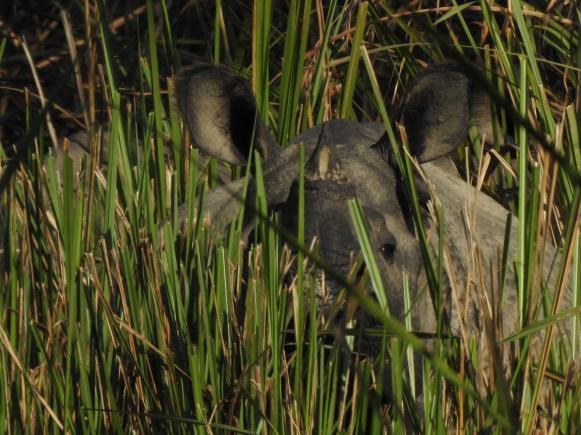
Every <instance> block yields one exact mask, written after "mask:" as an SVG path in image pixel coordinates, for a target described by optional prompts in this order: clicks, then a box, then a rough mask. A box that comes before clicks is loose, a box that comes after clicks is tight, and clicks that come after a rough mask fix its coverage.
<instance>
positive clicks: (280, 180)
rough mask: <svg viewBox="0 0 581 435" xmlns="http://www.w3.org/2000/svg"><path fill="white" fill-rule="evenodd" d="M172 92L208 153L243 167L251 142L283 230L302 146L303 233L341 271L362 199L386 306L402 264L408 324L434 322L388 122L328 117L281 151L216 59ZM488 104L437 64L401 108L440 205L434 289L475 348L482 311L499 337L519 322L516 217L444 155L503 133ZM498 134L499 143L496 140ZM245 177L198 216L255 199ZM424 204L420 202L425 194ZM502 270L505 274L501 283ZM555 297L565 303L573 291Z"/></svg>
mask: <svg viewBox="0 0 581 435" xmlns="http://www.w3.org/2000/svg"><path fill="white" fill-rule="evenodd" d="M177 98H178V102H179V106H180V108H181V111H182V114H183V117H184V120H185V123H186V124H187V127H188V129H189V132H190V135H191V138H192V139H193V142H194V143H195V144H196V145H198V146H199V147H200V148H201V149H203V150H204V151H206V152H207V153H208V154H210V155H213V156H215V157H217V158H219V159H222V160H224V161H226V162H229V163H232V164H239V165H245V164H247V162H248V159H249V154H248V153H249V150H250V149H251V144H252V143H254V149H256V150H258V152H259V153H260V154H261V156H262V159H263V162H264V186H265V190H266V201H267V203H268V205H269V206H271V207H279V208H281V209H282V210H283V212H284V215H285V216H284V219H283V222H284V223H285V225H286V227H287V229H289V230H290V231H296V215H297V213H296V208H295V204H296V192H297V188H296V183H297V179H298V174H299V157H298V152H299V151H298V149H299V146H302V147H303V149H304V156H305V162H306V164H305V176H304V195H305V222H306V224H305V241H307V242H309V241H311V240H312V239H313V238H316V239H317V241H318V252H319V255H320V257H321V258H322V260H323V261H324V262H325V263H326V264H328V265H329V266H330V267H331V268H333V269H334V270H336V271H338V272H339V273H341V274H346V273H347V272H348V270H349V265H350V264H351V260H352V258H353V254H357V253H358V252H359V251H360V248H359V241H358V238H357V236H356V232H355V230H354V227H353V224H352V222H351V218H350V215H349V210H348V206H347V200H348V199H350V198H357V199H358V201H359V202H360V204H361V206H362V208H363V210H364V212H365V214H366V217H367V221H368V224H369V225H368V231H369V237H370V241H371V245H372V248H373V251H374V254H375V259H376V262H377V265H378V268H379V271H380V273H381V278H382V280H383V284H384V288H385V291H386V293H387V300H388V304H389V310H390V313H391V314H392V315H394V316H395V317H396V318H398V319H401V318H402V317H403V316H404V314H405V313H404V311H405V310H404V298H403V291H402V290H403V286H402V274H403V273H405V274H406V275H407V277H408V279H409V289H410V293H411V297H412V309H411V316H412V324H413V329H414V330H415V331H421V332H426V333H434V332H435V331H436V325H437V322H436V316H435V314H434V304H433V302H432V300H431V296H430V292H429V291H428V283H427V279H426V271H425V265H424V264H425V263H424V259H423V257H422V252H421V250H420V245H419V241H418V237H417V236H416V231H415V229H414V225H413V220H412V217H411V215H410V205H409V200H408V199H407V196H406V194H405V192H402V191H401V183H400V180H399V179H398V177H399V174H398V168H396V167H395V166H394V163H393V160H392V159H391V158H390V155H391V154H390V149H389V141H388V140H387V139H386V137H385V128H384V125H383V124H381V123H377V122H368V123H360V122H355V121H351V120H340V119H338V120H331V121H327V122H324V123H323V124H321V125H317V126H315V127H314V128H311V129H310V130H307V131H306V132H304V133H302V134H300V135H298V136H297V137H296V138H295V139H294V140H293V141H292V142H291V143H290V144H289V145H288V146H287V147H285V148H281V147H280V146H279V145H278V144H277V142H276V140H275V139H274V136H273V135H272V133H271V132H270V131H269V130H268V128H267V127H266V125H265V124H264V122H263V121H262V120H261V118H260V116H259V114H258V111H257V108H256V103H255V100H254V98H253V96H252V91H251V87H250V85H249V83H248V82H247V81H246V80H245V79H243V78H242V77H240V76H238V75H236V74H233V73H231V72H230V71H228V70H227V69H225V68H224V67H222V66H216V65H207V64H197V65H195V66H193V67H191V68H189V69H187V70H185V71H183V72H182V73H181V75H180V76H179V79H178V81H177ZM491 113H492V112H491V102H490V99H489V98H488V96H487V94H486V92H485V91H484V90H483V89H482V88H481V87H480V86H478V84H477V83H475V82H474V81H473V80H471V79H470V77H469V76H468V74H466V73H465V72H464V71H463V69H462V67H460V66H458V65H456V64H454V63H444V64H440V65H436V66H433V67H430V68H428V69H427V70H426V71H425V72H423V73H422V74H420V75H419V76H418V78H417V79H416V80H415V81H414V82H413V84H412V86H411V89H410V91H409V93H408V95H407V97H406V98H405V103H404V106H403V111H402V121H403V124H404V126H405V128H406V130H407V135H408V138H409V148H410V150H411V153H412V155H413V156H415V157H416V158H417V160H418V161H419V162H420V163H421V169H422V171H423V173H424V174H425V177H426V181H425V184H423V182H420V184H421V186H420V187H421V189H420V190H421V191H423V192H424V194H427V192H428V189H427V186H430V190H431V191H432V192H433V194H434V196H435V198H434V199H435V201H436V202H437V203H438V204H440V205H441V210H443V211H444V212H445V225H444V229H443V233H442V235H443V240H442V243H443V246H444V249H443V254H444V258H443V259H442V261H443V264H444V266H445V267H444V268H445V271H444V275H445V276H444V283H443V285H442V288H441V289H440V291H441V292H442V294H441V298H442V301H443V302H444V306H445V312H446V314H447V315H448V317H449V319H450V324H451V327H452V331H453V333H454V334H457V336H459V337H461V338H462V339H463V340H466V341H468V340H469V339H470V338H471V337H474V338H476V339H477V341H479V342H480V343H481V345H482V346H481V348H482V349H485V348H486V347H487V344H486V343H485V341H486V337H485V334H484V333H483V331H484V326H485V322H484V319H485V318H489V319H493V320H494V322H495V324H496V325H497V326H498V330H497V331H496V335H497V337H496V338H497V339H500V338H502V337H504V336H507V335H509V334H511V333H513V332H515V331H516V330H517V329H518V327H519V319H518V302H517V290H516V289H517V283H516V278H515V273H514V270H513V269H512V268H513V265H514V262H515V261H516V259H517V246H516V237H517V226H518V221H517V219H516V218H512V219H511V220H508V219H509V215H510V213H509V211H507V210H506V209H505V208H504V207H503V206H502V205H501V204H499V203H498V202H496V201H495V200H494V199H493V198H491V197H490V196H488V195H487V194H485V193H483V192H481V191H478V190H477V189H476V188H474V187H472V186H471V185H470V184H468V183H467V182H465V181H464V180H462V178H460V176H459V175H458V174H457V172H456V170H455V167H454V165H453V164H452V162H451V160H449V158H448V157H447V155H448V154H449V153H450V152H451V151H453V150H455V149H457V148H458V147H459V146H460V145H461V144H462V143H463V142H465V140H466V139H467V137H468V131H469V129H470V127H471V126H475V127H476V128H477V129H478V131H479V133H480V135H481V136H482V138H483V139H484V142H487V143H494V133H495V131H498V130H497V129H496V126H495V125H494V122H495V121H494V119H493V117H492V115H491ZM497 136H498V135H497ZM496 141H497V143H499V142H500V143H505V141H504V140H503V138H498V137H497V138H496ZM418 180H419V178H418ZM244 183H245V180H244V179H240V180H236V181H232V182H230V183H228V184H226V185H223V186H220V187H218V188H216V189H215V190H213V191H211V192H209V194H208V195H207V196H206V200H205V205H204V214H206V215H208V216H210V218H211V221H212V222H213V225H214V226H215V227H216V228H218V229H220V228H223V227H224V226H225V225H226V224H227V223H229V222H230V221H231V220H232V219H233V218H234V217H235V216H236V215H237V214H238V212H239V210H240V206H241V204H242V203H243V202H244V201H246V203H247V205H248V206H249V207H247V208H252V206H253V205H254V195H255V192H254V190H253V183H252V182H251V183H250V186H249V190H248V192H247V196H246V197H245V198H244V197H243V191H244ZM422 196H425V195H422ZM422 202H423V203H424V206H427V198H423V200H422ZM181 219H182V220H184V219H185V214H184V215H183V216H182V217H181ZM507 222H508V224H507ZM507 225H508V230H509V231H510V233H509V236H508V237H506V234H507ZM428 226H430V225H428ZM505 239H507V240H508V243H509V245H508V249H507V256H508V261H507V264H508V267H509V268H510V270H507V271H503V270H501V265H502V255H503V247H504V244H505ZM429 240H430V244H431V247H432V253H433V254H434V255H435V254H436V253H437V252H438V246H439V243H440V240H439V232H438V230H437V226H436V225H431V230H430V231H429ZM556 255H557V254H556V252H555V249H554V248H552V247H549V248H548V249H547V252H546V255H545V260H546V261H545V265H544V266H545V267H544V268H543V273H545V274H546V275H545V276H543V277H542V281H541V282H543V283H545V284H548V287H549V288H551V287H554V286H555V285H556V284H555V283H556V278H555V275H556V273H553V274H552V275H551V276H549V272H550V270H551V260H554V259H555V258H556ZM501 277H505V278H504V282H502V280H501ZM339 288H340V286H339V285H337V284H336V283H333V281H332V280H330V281H327V286H326V288H322V289H318V296H319V299H320V301H319V307H320V309H322V310H323V309H325V308H326V307H328V305H329V304H330V303H332V302H333V301H334V300H335V299H336V297H337V295H338V291H339ZM561 302H562V304H561V305H562V306H570V293H567V294H565V296H564V297H563V298H562V301H561ZM492 306H497V307H502V310H501V312H494V313H493V312H492V311H491V307H492Z"/></svg>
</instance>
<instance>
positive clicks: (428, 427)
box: [0, 0, 581, 434]
mask: <svg viewBox="0 0 581 435" xmlns="http://www.w3.org/2000/svg"><path fill="white" fill-rule="evenodd" d="M5 3H6V4H4V5H2V6H1V7H0V14H1V15H0V31H1V35H0V120H1V121H0V142H1V144H2V150H3V151H2V160H1V163H0V169H1V178H0V222H1V223H2V224H1V227H0V251H1V252H0V264H1V266H2V268H1V271H0V432H1V433H57V432H62V431H64V432H82V433H109V432H116V433H126V432H138V433H141V432H145V433H158V432H159V433H163V432H176V433H179V432H192V431H196V432H208V433H318V434H323V433H382V432H383V433H402V432H404V431H407V432H408V433H415V432H418V431H422V432H425V433H443V432H447V431H448V430H451V431H458V432H468V433H475V432H479V431H484V430H486V431H490V432H492V433H504V432H514V431H517V432H524V433H535V431H536V433H545V432H546V433H564V434H567V433H579V432H580V431H581V409H580V407H581V382H580V379H579V362H578V360H579V333H580V332H581V329H580V328H581V327H580V326H579V321H580V313H579V300H580V298H581V283H580V280H581V277H580V276H579V265H580V261H581V246H580V244H579V219H580V216H581V215H580V198H581V147H580V144H579V124H580V122H581V119H580V116H579V113H581V92H580V89H581V84H580V82H581V80H580V79H581V48H580V47H579V32H580V26H579V22H580V19H581V16H580V12H579V10H577V9H576V5H575V2H574V1H570V2H551V3H550V5H549V6H543V7H546V8H547V9H542V8H539V7H540V6H539V5H538V3H539V2H532V1H531V2H524V1H511V2H508V6H507V5H506V3H505V2H500V3H498V4H492V2H485V1H475V2H470V3H462V2H455V1H449V2H435V1H425V2H411V3H410V4H406V3H405V2H391V1H377V2H371V1H368V2H359V1H357V2H355V1H353V2H350V1H338V0H329V1H320V0H289V1H274V0H273V1H270V0H265V1H256V2H254V3H253V2H250V1H234V0H233V1H220V0H215V1H201V0H200V1H197V0H193V1H189V2H185V1H183V2H182V1H174V2H168V1H166V0H160V1H153V0H145V1H127V2H124V1H112V0H107V1H106V0H95V1H86V2H41V1H35V0H31V1H28V2H22V3H21V4H19V2H5ZM400 3H401V5H400ZM194 57H196V58H203V59H207V60H208V61H213V62H216V63H223V64H226V65H228V66H229V68H231V69H232V70H234V71H237V72H239V73H240V74H242V75H243V76H245V77H247V78H248V79H249V80H250V81H251V83H252V86H253V89H254V92H255V95H256V99H257V102H258V106H259V108H260V110H261V113H262V114H263V117H264V118H265V120H266V122H267V124H268V125H269V127H270V128H271V129H272V131H273V132H274V133H275V135H276V137H277V139H278V140H279V142H280V143H281V144H282V145H283V146H284V145H285V144H287V143H288V142H289V140H291V139H292V138H293V137H294V136H296V135H297V134H298V133H300V132H302V131H304V130H306V129H307V128H309V127H312V126H313V125H316V124H318V123H321V122H322V121H325V120H328V119H334V118H351V119H358V120H362V121H363V120H380V121H383V122H385V123H386V125H387V126H391V127H393V131H394V132H396V133H395V136H396V139H395V140H397V141H400V142H401V139H400V136H399V130H398V129H397V128H396V127H397V126H396V125H395V121H396V120H397V119H391V118H390V116H391V117H393V115H394V113H395V112H394V110H393V108H395V107H397V105H398V104H399V103H400V102H401V99H402V96H403V95H405V90H406V89H407V88H408V87H409V83H410V82H411V80H412V79H413V77H414V76H415V75H416V74H417V73H418V71H420V70H421V68H422V67H423V66H425V65H426V64H429V63H432V62H435V61H438V60H441V59H444V58H450V57H462V58H466V59H469V60H471V61H475V62H477V63H479V64H481V65H484V66H486V67H487V69H488V70H489V71H493V72H494V74H491V75H490V76H489V79H490V83H491V84H492V89H491V90H492V91H493V93H494V94H495V95H496V98H495V101H496V103H497V104H496V105H495V106H496V108H495V110H496V111H497V114H498V116H499V119H501V121H502V122H501V125H502V130H503V133H508V134H510V135H511V136H513V137H514V139H515V145H516V148H517V149H518V151H517V152H516V156H517V158H516V159H515V160H514V162H513V165H512V166H513V167H512V168H510V170H509V169H508V168H507V167H506V166H503V165H499V166H498V167H497V168H496V169H495V170H494V173H493V174H492V175H491V176H490V177H489V178H488V179H487V182H486V185H485V190H487V191H488V192H489V193H491V194H492V195H495V196H496V197H497V198H501V197H502V194H503V192H512V195H511V196H509V197H507V199H506V200H505V205H506V206H507V208H509V209H510V210H511V211H513V212H514V213H515V215H517V216H519V218H520V220H519V222H520V224H519V235H518V237H519V244H520V256H521V258H520V260H521V261H520V262H519V264H518V266H515V267H514V269H513V272H514V273H516V274H518V277H519V278H518V282H519V291H520V295H521V298H522V301H521V302H522V316H521V317H522V319H523V327H522V331H521V334H520V335H518V336H517V337H516V338H515V339H514V348H515V352H516V354H515V355H516V356H515V358H514V360H513V361H512V362H511V364H512V365H511V367H510V370H509V371H508V373H509V374H508V375H507V376H506V377H505V376H504V375H502V374H501V373H499V372H496V373H495V374H494V376H491V374H490V373H481V372H479V371H478V369H477V367H478V361H474V354H473V353H471V350H470V349H466V348H464V347H463V346H462V345H461V344H459V343H458V341H454V340H444V339H441V340H436V343H435V349H434V352H433V353H430V354H429V357H428V358H426V357H425V355H424V357H423V358H414V357H413V353H412V349H411V347H410V345H411V344H413V342H411V341H410V339H409V337H408V336H407V335H405V334H401V333H394V328H393V324H392V323H390V322H391V320H390V319H389V318H388V319H387V320H385V319H384V317H385V316H383V317H382V316H381V315H379V316H378V317H380V320H381V319H383V321H384V326H385V330H386V332H387V333H388V334H387V335H385V339H383V340H382V346H381V349H380V351H379V352H378V354H377V355H355V354H352V353H349V352H347V351H346V348H347V347H346V344H345V343H349V342H351V341H352V340H353V335H354V334H357V333H359V332H357V331H350V330H343V331H340V332H339V333H337V331H334V330H333V328H332V325H328V324H326V323H325V322H323V321H321V319H320V315H319V313H317V310H316V306H315V304H314V299H315V298H314V291H315V285H314V280H315V275H314V274H313V273H312V272H310V268H309V267H307V268H305V267H303V260H304V258H305V257H304V255H303V254H299V255H298V258H297V257H296V256H294V255H292V254H291V252H290V251H289V249H287V248H286V247H285V245H284V244H283V243H282V239H281V237H280V234H279V233H278V232H277V231H276V230H275V228H274V227H273V226H271V225H267V223H265V222H264V221H259V222H258V223H257V224H256V231H255V240H254V243H253V244H251V245H250V246H248V247H246V248H245V247H244V243H243V235H242V223H243V218H242V216H240V217H239V218H238V219H236V220H235V221H234V222H233V223H232V225H231V226H230V227H229V229H228V231H227V232H226V233H225V234H216V233H215V232H213V231H211V230H210V229H209V228H208V227H207V226H206V225H204V222H203V220H202V219H196V209H197V206H198V205H199V204H200V202H201V201H203V198H204V195H205V193H206V192H207V191H208V189H210V188H212V187H214V186H216V185H217V184H218V183H219V177H218V174H220V173H224V172H227V173H232V175H233V176H241V175H243V174H242V172H241V171H240V169H239V168H229V167H225V166H223V165H222V164H221V163H217V162H215V161H211V162H208V161H206V160H204V158H203V156H201V154H200V153H199V152H198V150H197V149H196V148H194V147H192V146H191V143H190V141H189V139H188V135H187V134H186V132H185V129H184V126H183V125H182V121H181V117H180V115H179V113H178V111H177V108H176V103H175V101H174V99H173V98H172V92H173V89H174V84H175V81H174V79H175V75H176V73H177V71H179V69H180V68H181V67H183V66H187V65H188V64H189V63H191V61H192V59H193V58H194ZM386 108H387V109H386ZM78 130H82V131H85V132H87V134H88V137H89V142H88V144H89V147H90V150H91V159H89V160H87V161H85V162H84V165H83V170H82V173H81V176H80V180H77V176H76V174H75V171H74V168H73V166H72V164H71V162H70V161H68V160H65V163H64V165H63V166H62V168H60V170H59V171H58V173H57V168H56V166H55V161H54V158H53V157H52V153H51V152H50V151H49V150H50V149H51V148H52V147H54V146H61V144H62V143H63V138H64V137H66V136H68V135H70V134H71V133H72V132H74V131H78ZM105 135H106V136H107V143H108V146H107V147H106V150H105V147H104V146H103V143H104V137H105ZM472 145H473V146H470V147H469V155H468V157H466V156H460V155H458V156H456V161H457V163H458V166H459V167H460V168H464V167H472V168H473V169H474V168H476V167H477V165H478V164H479V163H478V162H479V161H480V153H479V150H478V146H477V141H473V143H472ZM497 152H498V154H502V156H503V157H505V158H506V160H507V161H508V166H510V165H511V160H510V154H503V153H504V151H503V150H501V149H499V150H497ZM105 161H106V162H107V165H106V169H105V168H103V165H102V163H103V162H105ZM474 172H476V171H474ZM182 204H186V207H187V208H188V210H189V215H190V220H189V221H190V222H192V224H191V225H186V226H183V225H180V223H179V221H178V219H177V216H178V208H179V207H180V206H181V205H182ZM262 212H263V213H265V214H267V215H268V213H269V211H268V210H266V209H265V208H264V207H263V209H262ZM273 218H274V219H276V217H275V216H273ZM544 243H552V244H555V245H556V246H557V247H558V248H559V250H560V251H561V252H562V254H563V255H562V258H563V259H564V260H563V262H562V264H559V265H558V267H561V272H560V273H561V275H560V276H562V277H563V278H564V279H567V283H566V284H568V285H569V287H570V289H571V290H572V292H573V307H572V311H569V315H568V316H567V317H566V319H565V320H563V321H566V322H570V323H571V325H572V327H571V330H572V331H573V333H572V337H569V338H570V342H571V343H572V344H573V345H572V346H570V347H568V348H567V347H566V346H563V345H561V344H559V343H558V342H556V341H554V342H552V343H551V342H549V343H548V345H547V347H546V348H545V354H544V355H543V358H541V357H540V356H539V355H535V354H534V353H533V352H532V351H531V350H530V348H529V347H528V346H527V343H528V342H527V339H528V337H530V336H531V334H532V332H533V331H537V330H538V329H548V328H549V327H550V325H554V324H555V323H556V320H557V318H556V317H555V316H552V315H550V314H546V315H538V316H536V317H535V316H532V315H531V313H535V312H537V311H538V310H539V309H540V310H541V311H542V309H548V308H550V306H551V304H552V300H550V298H545V299H543V298H534V297H533V295H534V294H535V292H536V291H537V290H538V288H537V287H535V285H536V284H535V282H536V281H535V279H534V277H535V276H536V275H537V274H538V270H537V269H538V264H540V261H539V258H542V256H543V252H544V251H543V246H544ZM309 264H310V263H309V261H308V260H307V265H309ZM291 265H294V266H292V268H293V269H296V271H297V274H296V275H295V276H294V278H293V277H292V276H291V275H290V274H289V269H291ZM366 309H368V310H369V311H370V312H371V313H377V312H378V310H379V306H378V304H377V303H372V304H371V305H369V306H366ZM380 313H381V311H380ZM543 319H546V321H545V322H543ZM408 326H409V325H408ZM380 332H381V331H380ZM386 361H390V364H386ZM575 363H577V364H576V366H575ZM414 373H415V374H417V376H416V375H414ZM385 379H389V382H384V381H383V380H385ZM416 389H418V390H419V389H421V390H422V391H423V394H422V395H421V396H416V395H415V394H413V393H414V391H416ZM386 390H387V391H386ZM388 398H389V399H388Z"/></svg>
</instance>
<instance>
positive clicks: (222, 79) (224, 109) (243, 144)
mask: <svg viewBox="0 0 581 435" xmlns="http://www.w3.org/2000/svg"><path fill="white" fill-rule="evenodd" d="M176 97H177V101H178V105H179V107H180V110H181V112H182V115H183V117H184V119H185V122H186V124H187V126H188V129H189V131H190V134H191V137H192V139H193V141H194V142H195V143H196V145H198V146H199V147H200V148H202V149H203V150H204V151H206V152H207V153H209V154H210V155H212V156H214V157H216V158H218V159H221V160H224V161H226V162H229V163H233V164H238V165H245V164H246V161H247V158H248V155H249V153H250V148H251V145H252V143H253V141H254V145H255V147H256V149H258V151H259V152H260V153H261V155H262V158H263V159H264V160H267V159H269V158H271V157H272V155H273V154H275V153H276V152H277V148H278V145H277V143H276V140H275V139H274V136H273V135H272V133H270V131H268V129H267V128H266V125H265V124H264V122H262V120H261V119H260V115H259V113H258V110H257V108H256V101H255V100H254V97H253V95H252V90H251V89H250V85H249V83H248V82H247V81H246V80H245V79H243V78H242V77H240V76H238V75H235V74H232V73H230V72H229V71H227V70H226V69H225V68H223V67H221V66H217V65H211V64H206V63H197V64H195V65H194V66H192V67H189V68H186V69H184V70H182V71H181V72H180V74H179V75H178V78H177V81H176Z"/></svg>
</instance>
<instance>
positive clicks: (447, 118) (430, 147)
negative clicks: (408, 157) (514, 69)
mask: <svg viewBox="0 0 581 435" xmlns="http://www.w3.org/2000/svg"><path fill="white" fill-rule="evenodd" d="M490 104H491V102H490V98H489V96H488V94H487V93H486V91H485V90H484V89H483V88H482V87H481V86H479V85H478V83H476V82H475V80H473V79H472V78H471V77H469V75H468V73H467V72H466V71H465V70H464V69H463V68H462V67H461V66H460V65H458V64H456V63H453V62H444V63H441V64H437V65H433V66H431V67H429V68H428V69H426V70H425V71H424V72H422V73H421V74H420V75H419V76H418V77H417V78H416V79H415V80H414V82H413V83H412V86H411V88H410V90H409V92H408V94H407V96H406V98H405V102H404V106H403V113H402V120H403V124H404V126H405V128H406V133H407V136H408V144H409V147H410V151H411V152H412V154H413V155H415V156H416V157H417V158H418V160H419V161H420V162H428V161H430V160H434V159H437V158H439V157H442V156H444V155H446V154H448V153H450V152H451V151H454V150H455V149H457V148H458V147H459V146H460V145H462V143H464V141H465V140H466V139H467V137H468V131H469V129H470V126H471V125H474V126H476V127H477V128H478V131H479V134H480V135H481V136H483V137H485V140H486V142H487V143H489V144H490V143H494V142H493V141H494V138H493V119H492V114H491V106H490Z"/></svg>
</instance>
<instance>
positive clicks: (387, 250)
mask: <svg viewBox="0 0 581 435" xmlns="http://www.w3.org/2000/svg"><path fill="white" fill-rule="evenodd" d="M381 254H382V255H383V258H385V259H386V260H387V261H393V255H394V254H395V241H394V242H388V243H384V244H383V245H382V246H381Z"/></svg>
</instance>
